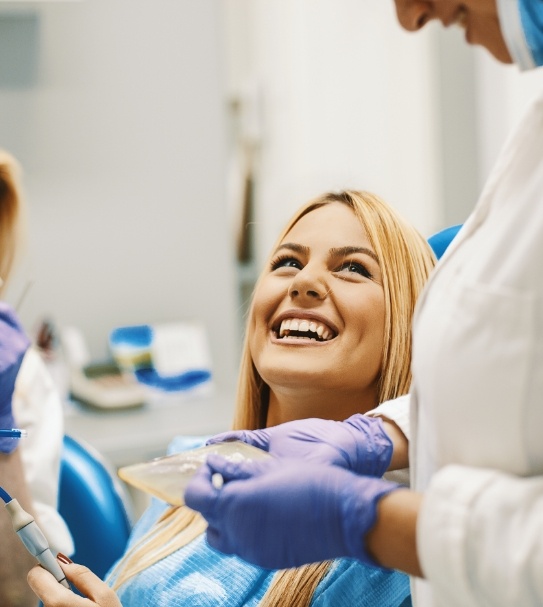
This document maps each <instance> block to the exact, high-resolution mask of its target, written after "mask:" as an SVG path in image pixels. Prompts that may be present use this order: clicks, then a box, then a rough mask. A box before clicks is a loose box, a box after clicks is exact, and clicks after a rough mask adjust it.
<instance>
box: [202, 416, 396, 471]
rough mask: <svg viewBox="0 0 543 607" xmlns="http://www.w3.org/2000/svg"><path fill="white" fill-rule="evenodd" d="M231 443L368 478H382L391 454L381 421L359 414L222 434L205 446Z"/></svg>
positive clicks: (391, 449) (306, 420) (389, 444)
mask: <svg viewBox="0 0 543 607" xmlns="http://www.w3.org/2000/svg"><path fill="white" fill-rule="evenodd" d="M231 440H240V441H243V442H244V443H247V444H249V445H253V446H254V447H258V448H259V449H263V450H264V451H269V452H270V453H272V454H273V455H277V456H278V457H288V458H295V459H304V460H306V461H312V462H318V463H322V464H334V465H336V466H341V467H342V468H347V469H348V470H352V471H353V472H356V473H357V474H364V475H368V476H382V475H383V474H384V473H385V472H386V471H387V469H388V466H389V465H390V460H391V458H392V452H393V444H392V441H391V440H390V438H389V437H388V435H387V433H386V432H385V429H384V426H383V421H382V420H381V419H380V418H378V417H366V416H365V415H362V414H360V413H357V414H355V415H352V416H351V417H349V419H347V420H345V421H343V422H336V421H331V420H326V419H317V418H311V419H301V420H296V421H293V422H287V423H285V424H280V425H279V426H273V427H271V428H265V429H263V430H239V431H233V432H224V433H223V434H217V435H216V436H214V437H212V438H211V439H209V440H208V441H207V444H208V445H210V444H214V443H220V442H224V441H231Z"/></svg>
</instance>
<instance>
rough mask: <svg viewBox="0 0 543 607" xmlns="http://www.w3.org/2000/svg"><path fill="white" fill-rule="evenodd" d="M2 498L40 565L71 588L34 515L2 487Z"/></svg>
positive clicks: (29, 549) (14, 523)
mask: <svg viewBox="0 0 543 607" xmlns="http://www.w3.org/2000/svg"><path fill="white" fill-rule="evenodd" d="M0 499H1V500H2V501H3V502H5V507H6V510H7V511H8V514H9V516H10V517H11V523H12V525H13V529H14V530H15V532H16V533H17V535H18V536H19V538H20V539H21V541H22V542H23V544H24V545H25V548H26V549H27V550H28V552H30V554H32V556H35V557H36V558H37V559H38V561H39V563H40V565H41V566H42V567H43V568H44V569H46V570H47V571H49V573H51V574H52V575H53V576H54V577H55V579H56V580H57V582H58V583H59V584H62V585H63V586H65V587H66V588H68V589H70V584H69V583H68V580H67V579H66V576H65V575H64V571H62V568H61V567H60V565H59V564H58V561H57V559H56V558H55V557H54V556H53V553H52V552H51V549H50V548H49V544H48V542H47V540H46V539H45V536H44V535H43V532H42V530H41V529H40V528H39V527H38V525H37V523H36V521H35V520H34V517H33V516H32V515H31V514H29V513H28V512H26V510H23V508H22V506H21V505H20V504H19V502H18V501H17V500H16V499H14V498H12V497H11V495H9V493H8V492H7V491H6V490H5V489H3V488H2V487H0Z"/></svg>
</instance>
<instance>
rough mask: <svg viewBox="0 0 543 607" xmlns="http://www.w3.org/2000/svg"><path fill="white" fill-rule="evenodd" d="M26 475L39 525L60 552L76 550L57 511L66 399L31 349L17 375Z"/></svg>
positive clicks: (17, 406)
mask: <svg viewBox="0 0 543 607" xmlns="http://www.w3.org/2000/svg"><path fill="white" fill-rule="evenodd" d="M13 415H14V417H15V422H16V423H17V427H19V428H24V429H25V430H27V432H28V437H27V438H25V439H22V440H21V442H20V452H21V458H22V461H23V466H24V470H25V478H26V481H27V484H28V488H29V490H30V494H31V496H32V500H33V505H34V512H35V514H36V516H37V520H38V524H39V526H40V528H41V529H42V531H43V533H44V534H45V536H46V537H47V540H48V541H49V544H50V546H51V549H52V550H53V552H54V553H55V554H56V553H57V552H62V553H64V554H66V555H71V554H73V552H74V546H73V541H72V536H71V535H70V532H69V531H68V528H67V527H66V524H65V522H64V520H63V519H62V518H61V516H60V515H59V513H58V510H57V498H58V484H59V469H60V455H61V449H62V438H63V435H64V420H63V411H62V402H61V400H60V397H59V395H58V392H57V390H56V387H55V385H54V383H53V380H52V378H51V376H50V375H49V372H48V371H47V368H46V367H45V364H44V363H43V361H42V359H41V356H40V355H39V353H38V352H37V351H36V350H34V349H33V348H30V349H29V350H28V351H27V353H26V354H25V357H24V359H23V363H22V365H21V369H20V370H19V374H18V375H17V381H16V383H15V392H14V395H13Z"/></svg>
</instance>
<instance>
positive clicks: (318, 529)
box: [185, 455, 400, 569]
mask: <svg viewBox="0 0 543 607" xmlns="http://www.w3.org/2000/svg"><path fill="white" fill-rule="evenodd" d="M217 472H218V473H220V474H221V475H222V477H223V479H224V485H223V486H222V487H221V488H217V487H216V486H215V484H214V482H213V480H212V476H213V474H215V473H217ZM399 487H400V485H397V484H396V483H391V482H388V481H385V480H381V479H376V478H372V477H361V476H357V475H355V474H353V473H352V472H348V471H346V470H343V469H341V468H338V467H337V466H323V465H321V464H313V463H307V462H301V461H296V460H287V459H273V460H265V461H245V462H237V463H235V462H231V461H227V460H225V459H224V458H222V457H220V456H218V455H210V456H209V457H208V459H207V464H205V465H204V466H202V467H201V468H200V470H198V472H197V473H196V475H195V476H194V477H193V478H192V480H191V482H190V483H189V485H188V487H187V490H186V492H185V503H186V504H187V506H189V508H192V509H194V510H198V511H199V512H201V513H202V514H203V516H204V517H205V518H206V519H207V522H208V523H209V526H208V529H207V540H208V542H209V544H210V546H212V547H213V548H216V549H217V550H220V551H221V552H225V553H227V554H236V555H238V556H240V557H241V558H242V559H244V560H247V561H249V562H250V563H254V564H256V565H259V566H261V567H265V568H268V569H285V568H288V567H298V566H300V565H303V564H305V563H313V562H317V561H323V560H327V559H333V558H337V557H350V558H355V559H358V560H360V561H362V562H364V563H366V564H369V565H373V566H376V567H378V566H379V565H378V564H377V563H375V562H374V561H373V560H372V558H371V557H370V556H369V555H368V554H367V553H366V550H365V541H364V538H365V535H366V533H367V532H368V531H369V530H370V529H371V528H372V527H373V525H374V523H375V521H376V518H377V512H376V509H377V504H378V502H379V500H380V498H381V497H383V496H385V495H387V494H388V493H390V492H391V491H394V490H395V489H398V488H399Z"/></svg>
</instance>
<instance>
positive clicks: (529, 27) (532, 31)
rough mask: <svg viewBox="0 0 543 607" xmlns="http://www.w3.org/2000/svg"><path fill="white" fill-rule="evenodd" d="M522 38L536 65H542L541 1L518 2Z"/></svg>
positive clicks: (542, 25)
mask: <svg viewBox="0 0 543 607" xmlns="http://www.w3.org/2000/svg"><path fill="white" fill-rule="evenodd" d="M519 11H520V20H521V23H522V29H523V30H524V36H525V37H526V42H527V43H528V47H529V49H530V52H531V53H532V57H533V59H534V61H535V63H536V65H543V0H519Z"/></svg>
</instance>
